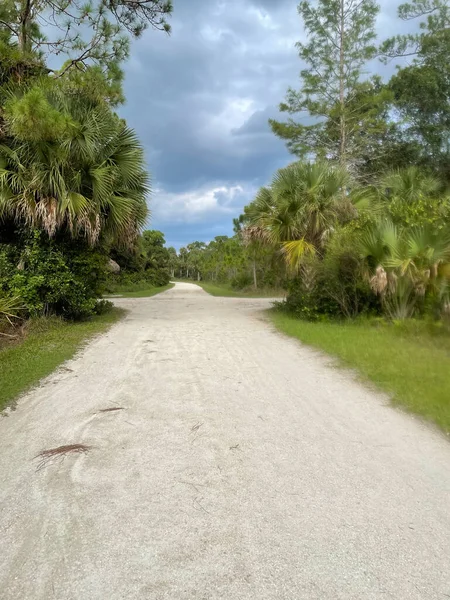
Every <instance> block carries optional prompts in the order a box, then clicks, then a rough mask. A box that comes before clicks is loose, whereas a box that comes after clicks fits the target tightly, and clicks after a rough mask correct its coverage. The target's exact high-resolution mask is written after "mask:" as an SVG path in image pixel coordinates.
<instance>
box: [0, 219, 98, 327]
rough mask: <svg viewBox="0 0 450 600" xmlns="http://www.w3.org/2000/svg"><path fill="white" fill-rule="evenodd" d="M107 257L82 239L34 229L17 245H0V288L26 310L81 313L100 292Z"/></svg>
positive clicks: (65, 314)
mask: <svg viewBox="0 0 450 600" xmlns="http://www.w3.org/2000/svg"><path fill="white" fill-rule="evenodd" d="M106 260H107V258H106V255H105V254H104V253H102V252H100V251H99V250H96V249H92V248H90V247H88V246H87V244H85V243H84V242H83V241H79V240H78V241H75V240H69V239H64V238H58V239H56V238H55V239H49V238H48V236H47V235H46V234H45V233H43V232H40V231H34V232H33V233H31V234H29V235H25V236H23V237H22V238H21V242H20V243H19V244H17V245H13V244H4V245H0V289H1V290H2V291H3V292H4V293H6V294H8V295H10V296H17V297H20V298H21V299H22V302H23V304H24V307H25V309H26V312H27V314H28V315H29V316H40V315H50V314H56V315H60V316H63V317H65V318H69V319H81V318H85V317H87V316H89V315H92V314H94V313H95V311H96V305H97V298H99V297H100V296H101V294H102V292H103V289H104V282H105V279H106V268H105V267H106Z"/></svg>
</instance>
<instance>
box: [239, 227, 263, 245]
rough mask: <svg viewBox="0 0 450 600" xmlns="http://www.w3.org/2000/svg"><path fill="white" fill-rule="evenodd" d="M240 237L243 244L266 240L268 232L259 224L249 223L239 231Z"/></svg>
mask: <svg viewBox="0 0 450 600" xmlns="http://www.w3.org/2000/svg"><path fill="white" fill-rule="evenodd" d="M241 238H242V241H243V242H244V245H245V246H248V245H249V244H252V243H253V242H268V239H269V236H268V232H267V231H266V230H264V228H263V227H260V226H259V225H249V226H247V227H244V228H243V229H242V231H241Z"/></svg>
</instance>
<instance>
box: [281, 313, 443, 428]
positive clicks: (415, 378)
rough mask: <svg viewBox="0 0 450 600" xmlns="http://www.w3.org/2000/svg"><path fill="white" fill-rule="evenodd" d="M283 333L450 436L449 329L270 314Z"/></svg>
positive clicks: (420, 323)
mask: <svg viewBox="0 0 450 600" xmlns="http://www.w3.org/2000/svg"><path fill="white" fill-rule="evenodd" d="M271 318H272V320H273V323H274V325H275V326H276V327H277V328H278V329H279V330H280V331H282V332H283V333H286V334H287V335H289V336H292V337H294V338H297V339H298V340H300V341H301V342H303V343H305V344H309V345H311V346H313V347H315V348H318V349H320V350H323V351H325V352H327V353H329V354H331V355H333V356H336V357H337V358H338V359H339V364H341V365H342V366H346V367H350V368H351V369H355V370H356V371H357V372H358V373H359V374H360V375H361V376H362V378H363V380H366V381H370V382H372V383H374V384H375V385H376V386H377V387H378V388H379V389H381V390H383V391H385V392H386V393H387V394H388V395H389V396H390V398H391V399H392V401H393V403H394V404H396V405H398V406H401V407H403V408H405V409H407V410H410V411H412V412H414V413H416V414H418V415H421V416H422V417H424V418H426V419H427V420H429V421H431V422H434V423H436V424H437V425H438V426H439V427H440V428H441V429H443V430H444V431H445V432H446V433H450V402H449V398H450V370H449V368H448V365H449V360H450V330H449V329H448V328H447V327H444V326H442V325H440V324H437V323H429V322H424V321H417V320H412V319H411V320H409V321H397V322H395V323H388V322H386V321H382V320H379V319H378V320H374V321H370V320H368V319H365V320H362V321H358V320H356V321H351V320H347V321H343V322H333V321H324V322H316V323H311V322H307V321H304V320H299V319H297V318H295V317H292V316H290V315H287V314H285V313H283V312H280V311H272V313H271Z"/></svg>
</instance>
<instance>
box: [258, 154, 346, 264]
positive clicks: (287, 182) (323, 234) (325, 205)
mask: <svg viewBox="0 0 450 600" xmlns="http://www.w3.org/2000/svg"><path fill="white" fill-rule="evenodd" d="M347 185H348V176H347V174H346V173H345V172H344V171H343V170H342V169H340V168H337V167H333V166H331V165H329V164H328V163H320V162H319V163H302V162H299V163H294V164H292V165H290V166H288V167H286V168H284V169H280V170H279V171H278V172H277V173H276V174H275V176H274V178H273V180H272V182H271V185H270V186H269V187H268V188H262V189H261V190H260V191H259V193H258V195H257V196H256V198H255V200H254V202H253V203H252V204H251V205H250V206H249V207H248V209H247V216H248V219H249V222H250V226H251V227H252V228H256V230H259V231H260V237H261V238H265V239H266V240H267V241H268V242H270V243H272V244H274V245H279V246H281V248H282V250H283V252H284V254H285V256H286V260H287V262H288V263H289V264H290V265H291V266H293V267H296V266H298V264H299V261H300V260H301V259H302V257H303V256H304V255H305V254H314V253H317V252H318V253H319V254H320V253H321V252H322V251H323V248H324V245H325V242H326V240H327V238H328V237H329V235H330V234H331V232H332V231H333V230H334V228H335V227H336V225H337V224H338V223H339V222H340V221H342V219H345V218H348V216H349V215H350V214H352V211H353V210H354V207H353V203H352V196H351V195H350V194H348V193H347Z"/></svg>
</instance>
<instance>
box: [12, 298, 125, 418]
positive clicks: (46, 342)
mask: <svg viewBox="0 0 450 600" xmlns="http://www.w3.org/2000/svg"><path fill="white" fill-rule="evenodd" d="M122 315H123V311H121V310H120V309H118V308H114V309H111V310H108V311H107V312H105V313H104V314H101V315H97V316H95V317H92V318H91V319H89V320H85V321H76V322H75V321H68V320H64V319H62V318H61V317H56V316H53V317H40V318H35V319H30V320H28V321H27V322H26V324H25V325H23V326H22V327H23V330H22V331H21V337H20V340H18V341H15V340H12V339H8V340H7V341H6V339H5V338H3V340H0V344H1V345H0V411H1V410H2V409H4V408H5V407H6V406H7V405H8V404H9V403H11V402H12V401H13V400H15V398H17V396H19V395H20V394H21V393H23V392H26V391H27V390H29V389H30V388H31V387H33V386H34V385H36V384H37V383H39V381H40V380H41V379H42V378H44V377H46V376H47V375H50V373H52V371H54V370H55V369H56V368H57V367H59V366H60V365H61V364H62V363H63V362H64V361H66V360H69V359H70V358H72V357H73V355H74V354H75V352H76V351H77V350H78V349H79V348H80V347H82V345H83V343H85V342H86V341H87V340H89V339H90V338H92V336H94V335H96V334H99V333H103V332H104V331H106V330H107V329H108V328H109V327H110V326H111V325H112V324H114V323H115V322H116V321H118V320H119V319H120V318H121V317H122Z"/></svg>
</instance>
